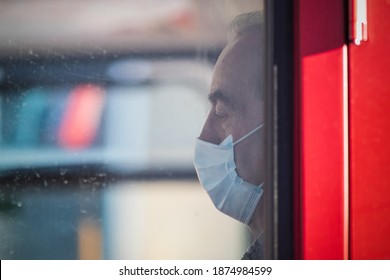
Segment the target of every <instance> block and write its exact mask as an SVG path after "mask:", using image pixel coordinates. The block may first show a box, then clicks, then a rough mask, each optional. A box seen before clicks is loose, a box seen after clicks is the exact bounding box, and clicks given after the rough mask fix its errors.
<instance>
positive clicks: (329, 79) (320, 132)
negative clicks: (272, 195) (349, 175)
mask: <svg viewBox="0 0 390 280" xmlns="http://www.w3.org/2000/svg"><path fill="white" fill-rule="evenodd" d="M295 5H296V6H295V24H296V26H295V31H296V32H295V43H294V44H295V82H296V87H295V96H296V97H295V98H296V99H295V109H296V115H295V118H296V119H295V125H296V126H295V135H296V136H295V141H296V142H295V205H296V207H295V210H296V213H295V227H296V230H295V234H296V240H295V242H296V246H295V252H296V253H295V258H298V259H343V258H344V257H345V242H348V240H345V232H344V230H345V227H344V198H345V197H344V190H343V187H344V184H343V180H344V170H343V168H344V162H343V160H344V157H343V153H344V147H343V136H344V135H343V129H344V127H343V44H344V40H345V38H344V7H343V3H342V1H339V0H330V1H329V0H327V1H312V0H298V1H296V2H295Z"/></svg>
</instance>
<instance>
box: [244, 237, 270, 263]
mask: <svg viewBox="0 0 390 280" xmlns="http://www.w3.org/2000/svg"><path fill="white" fill-rule="evenodd" d="M241 259H242V260H263V259H264V234H263V233H261V234H260V235H259V236H258V237H257V238H256V240H255V241H253V243H252V244H251V246H249V248H248V249H247V250H246V252H245V254H244V256H243V257H242V258H241Z"/></svg>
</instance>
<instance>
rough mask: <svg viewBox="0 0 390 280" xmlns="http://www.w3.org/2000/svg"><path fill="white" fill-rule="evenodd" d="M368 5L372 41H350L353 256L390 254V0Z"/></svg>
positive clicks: (365, 257)
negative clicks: (359, 42) (356, 43)
mask: <svg viewBox="0 0 390 280" xmlns="http://www.w3.org/2000/svg"><path fill="white" fill-rule="evenodd" d="M367 5H368V6H367V17H368V18H367V19H368V20H367V28H368V34H367V35H368V41H367V42H362V43H361V44H360V45H358V46H357V45H355V44H354V43H353V42H351V43H350V45H349V51H350V53H349V54H350V57H349V58H350V60H349V74H350V132H351V133H350V150H351V153H350V155H351V158H350V159H351V164H350V172H351V187H350V194H351V202H350V206H351V209H350V211H351V258H352V259H390V117H389V108H390V79H389V65H390V56H389V51H390V37H389V35H388V30H389V27H390V2H389V1H386V0H378V1H367Z"/></svg>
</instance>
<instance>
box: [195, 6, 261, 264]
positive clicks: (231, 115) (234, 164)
mask: <svg viewBox="0 0 390 280" xmlns="http://www.w3.org/2000/svg"><path fill="white" fill-rule="evenodd" d="M231 32H232V34H231V36H230V39H229V42H228V44H227V46H226V47H225V48H224V49H223V51H222V53H221V55H220V56H219V58H218V60H217V63H216V65H215V69H214V73H213V77H212V83H211V88H210V94H209V100H210V102H211V105H212V106H211V110H210V112H209V114H208V117H207V120H206V121H205V124H204V126H203V129H202V131H201V133H200V136H199V138H198V139H197V141H196V147H195V156H194V164H195V168H196V171H197V174H198V177H199V180H200V182H201V184H202V185H203V187H204V188H205V190H206V191H207V192H208V194H209V196H210V198H211V200H212V201H213V203H214V205H215V207H216V208H218V209H219V210H220V211H221V212H223V213H224V214H226V215H228V216H230V217H232V218H234V219H236V220H238V221H240V222H242V223H244V224H247V225H248V226H249V228H250V231H251V233H252V235H253V238H254V239H255V242H254V243H253V244H252V246H251V247H250V248H249V249H248V251H247V252H246V253H245V255H244V257H243V259H262V258H264V252H263V244H262V240H263V230H264V225H263V220H262V219H261V217H262V215H263V211H264V203H262V195H263V187H264V186H263V181H264V173H265V171H264V170H265V161H264V159H265V151H264V142H265V135H264V131H265V130H264V98H263V95H264V92H263V88H264V78H263V76H264V59H263V56H264V55H263V54H264V49H263V46H262V41H263V40H264V36H263V33H262V17H261V13H260V12H250V13H246V14H242V15H239V16H238V17H236V18H235V20H234V21H233V22H232V24H231Z"/></svg>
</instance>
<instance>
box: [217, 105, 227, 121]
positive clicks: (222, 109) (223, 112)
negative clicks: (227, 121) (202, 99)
mask: <svg viewBox="0 0 390 280" xmlns="http://www.w3.org/2000/svg"><path fill="white" fill-rule="evenodd" d="M214 115H215V116H216V117H218V118H226V117H227V116H228V111H227V108H226V106H225V105H224V104H221V103H219V102H218V103H217V104H216V105H215V108H214Z"/></svg>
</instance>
